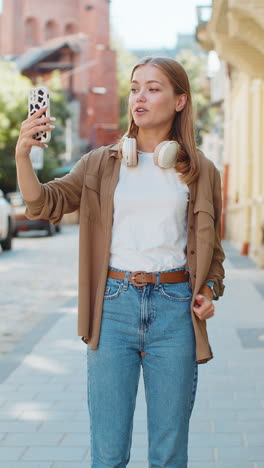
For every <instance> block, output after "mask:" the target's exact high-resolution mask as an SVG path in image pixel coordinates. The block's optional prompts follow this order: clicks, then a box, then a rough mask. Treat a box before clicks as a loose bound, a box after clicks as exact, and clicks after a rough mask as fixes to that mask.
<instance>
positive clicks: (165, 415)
mask: <svg viewBox="0 0 264 468" xmlns="http://www.w3.org/2000/svg"><path fill="white" fill-rule="evenodd" d="M111 268H112V267H111ZM112 269H113V270H118V268H112ZM181 269H184V268H182V267H180V268H174V269H172V270H166V271H175V270H181ZM130 273H131V272H127V273H126V278H125V279H124V280H116V279H112V278H107V282H106V288H105V296H104V302H103V312H102V323H101V332H100V340H99V344H98V348H97V349H95V350H91V349H90V348H89V343H88V345H87V364H88V366H87V367H88V376H87V377H88V379H87V381H88V407H89V414H90V437H91V468H106V467H107V468H123V467H126V466H127V464H128V462H129V460H130V448H131V442H132V429H133V416H134V409H135V403H136V396H137V390H138V383H139V377H140V369H141V365H142V368H143V378H144V387H145V398H146V404H147V428H148V460H149V468H187V459H188V433H189V419H190V416H191V413H192V409H193V405H194V400H195V395H196V388H197V379H198V365H197V363H196V360H195V336H194V330H193V324H192V319H191V311H190V305H191V298H192V289H191V287H190V285H189V283H188V281H187V282H185V283H173V284H169V283H160V282H159V273H156V284H147V285H146V286H141V287H137V286H134V285H133V284H131V283H130V282H128V276H129V274H130ZM145 353H146V354H145Z"/></svg>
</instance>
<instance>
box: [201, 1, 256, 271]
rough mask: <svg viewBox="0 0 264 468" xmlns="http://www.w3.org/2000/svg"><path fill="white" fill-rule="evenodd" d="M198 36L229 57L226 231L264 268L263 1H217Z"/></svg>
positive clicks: (225, 187) (227, 68)
mask: <svg viewBox="0 0 264 468" xmlns="http://www.w3.org/2000/svg"><path fill="white" fill-rule="evenodd" d="M203 8H204V7H202V6H201V7H198V12H199V14H198V17H199V23H198V27H197V30H196V38H197V40H198V42H199V43H200V45H201V46H202V47H203V48H204V49H205V50H208V51H209V50H215V51H216V52H217V54H218V56H219V57H220V59H222V60H224V61H225V62H226V72H225V76H224V79H225V97H224V101H225V102H224V108H225V123H224V128H225V136H224V169H223V206H224V209H223V226H224V232H223V236H224V237H225V238H226V239H228V240H231V241H233V242H234V243H235V244H236V245H237V246H238V247H239V248H240V251H241V254H243V255H247V254H249V255H250V256H251V257H252V258H253V259H254V260H255V261H257V263H258V264H259V265H261V266H262V267H264V255H263V251H264V0H214V1H213V3H212V7H211V18H210V20H209V21H203V20H202V9H203Z"/></svg>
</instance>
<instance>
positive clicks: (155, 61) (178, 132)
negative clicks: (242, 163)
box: [119, 57, 200, 184]
mask: <svg viewBox="0 0 264 468" xmlns="http://www.w3.org/2000/svg"><path fill="white" fill-rule="evenodd" d="M146 64H149V65H152V66H154V67H157V68H159V69H160V70H161V71H162V72H163V73H164V74H165V75H166V76H167V77H168V79H169V81H170V83H171V84H172V86H173V89H174V92H175V94H177V95H179V94H183V93H184V94H186V95H187V102H186V104H185V106H184V108H183V109H182V110H181V111H180V112H176V113H175V118H174V120H173V123H172V126H171V129H170V131H169V134H168V135H167V139H168V140H175V141H177V142H178V143H179V145H180V149H179V151H178V154H177V162H176V167H175V170H176V172H180V173H181V174H180V179H181V181H182V182H183V183H186V184H189V183H191V182H193V181H194V180H196V179H197V178H198V175H199V169H200V164H199V154H198V151H199V150H198V149H197V148H196V144H195V136H194V123H193V108H192V97H191V88H190V82H189V78H188V75H187V73H186V71H185V70H184V68H183V67H182V65H181V64H180V63H179V62H177V61H176V60H174V59H172V58H169V57H143V58H142V59H141V60H140V61H139V62H137V63H136V65H135V66H134V68H133V70H132V73H131V80H132V78H133V75H134V72H135V70H136V69H137V68H138V67H141V66H144V65H146ZM137 133H138V126H137V125H136V124H135V121H134V119H133V116H132V113H131V110H130V109H129V125H128V129H127V132H126V135H127V136H128V137H130V138H136V136H137ZM121 144H122V139H121V140H120V144H119V157H120V158H122V153H121Z"/></svg>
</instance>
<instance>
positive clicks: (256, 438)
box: [245, 433, 264, 451]
mask: <svg viewBox="0 0 264 468" xmlns="http://www.w3.org/2000/svg"><path fill="white" fill-rule="evenodd" d="M245 439H246V442H247V444H248V446H258V445H259V446H260V447H263V451H264V435H263V433H261V434H259V433H255V434H254V433H253V434H248V433H246V434H245Z"/></svg>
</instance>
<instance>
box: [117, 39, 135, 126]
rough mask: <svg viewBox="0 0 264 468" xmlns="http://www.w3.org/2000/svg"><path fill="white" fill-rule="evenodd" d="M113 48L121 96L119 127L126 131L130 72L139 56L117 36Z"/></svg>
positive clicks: (119, 95)
mask: <svg viewBox="0 0 264 468" xmlns="http://www.w3.org/2000/svg"><path fill="white" fill-rule="evenodd" d="M112 48H113V49H114V50H115V51H116V54H117V79H118V98H119V129H120V130H121V133H124V132H125V131H126V130H127V127H128V95H129V88H130V74H131V70H132V68H133V66H134V65H135V63H136V61H137V59H138V58H137V57H136V56H135V55H133V54H132V53H131V52H129V51H128V50H126V49H125V47H124V45H123V43H122V40H121V39H120V38H118V36H115V38H114V39H112Z"/></svg>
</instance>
